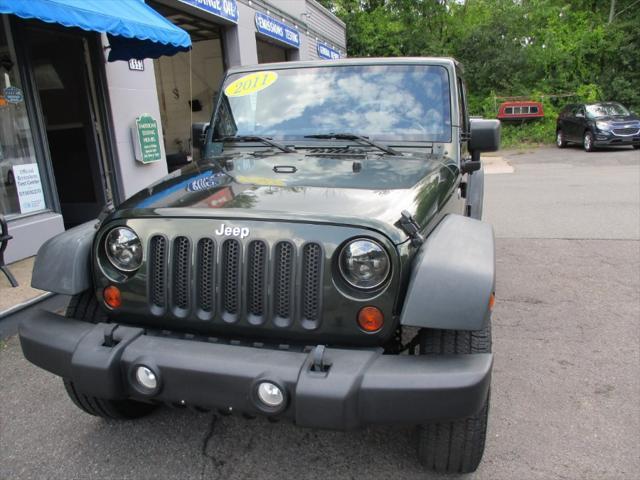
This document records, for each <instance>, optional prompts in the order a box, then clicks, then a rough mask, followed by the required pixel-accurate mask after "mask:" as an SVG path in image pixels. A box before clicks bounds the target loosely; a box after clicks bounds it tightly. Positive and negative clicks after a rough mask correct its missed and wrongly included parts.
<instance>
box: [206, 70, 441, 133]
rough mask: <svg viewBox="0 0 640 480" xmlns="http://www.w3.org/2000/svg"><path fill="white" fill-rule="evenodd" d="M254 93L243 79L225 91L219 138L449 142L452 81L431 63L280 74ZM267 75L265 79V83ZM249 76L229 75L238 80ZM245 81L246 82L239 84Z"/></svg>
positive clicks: (217, 121) (286, 71) (217, 126)
mask: <svg viewBox="0 0 640 480" xmlns="http://www.w3.org/2000/svg"><path fill="white" fill-rule="evenodd" d="M275 72H276V74H277V78H276V80H275V81H271V79H272V78H273V77H272V76H271V75H272V74H271V72H269V73H268V75H270V76H269V79H270V81H271V83H269V85H268V86H266V87H263V88H261V89H259V90H257V91H256V89H255V88H253V86H254V84H255V83H256V80H255V74H250V75H253V76H252V77H251V78H250V81H249V80H248V81H247V85H248V88H246V89H245V90H246V93H244V92H243V93H240V94H237V91H239V89H238V88H234V87H235V86H237V85H238V82H236V83H235V84H234V86H232V88H234V90H233V91H231V90H230V89H229V93H232V95H227V94H226V93H223V95H222V102H221V106H220V108H219V110H218V114H217V116H216V117H217V120H216V127H215V136H216V137H222V136H227V135H260V136H266V137H271V138H280V139H292V138H302V137H304V136H305V135H312V134H324V133H336V132H349V133H353V134H359V135H364V136H367V137H369V138H376V139H380V140H411V141H432V142H448V141H450V140H451V113H450V98H449V78H448V73H447V71H446V69H445V68H444V67H440V66H427V65H379V66H371V65H367V66H341V67H340V66H339V67H335V66H334V67H318V68H301V69H282V70H277V71H275ZM266 75H267V74H264V76H265V78H266ZM243 77H249V75H247V74H242V73H241V74H236V75H231V76H230V77H229V78H228V79H227V80H226V82H225V86H224V88H223V92H224V91H225V89H227V87H229V85H230V84H232V83H233V82H234V81H237V80H239V79H242V78H243ZM240 83H242V82H240Z"/></svg>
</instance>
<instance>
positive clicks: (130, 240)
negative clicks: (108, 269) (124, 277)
mask: <svg viewBox="0 0 640 480" xmlns="http://www.w3.org/2000/svg"><path fill="white" fill-rule="evenodd" d="M104 247H105V251H106V254H107V258H108V259H109V262H111V265H113V266H114V267H115V268H117V269H118V270H120V271H122V272H133V271H135V270H137V269H138V268H140V265H142V242H141V241H140V238H139V237H138V235H136V232H134V231H133V230H131V229H130V228H127V227H116V228H114V229H113V230H111V231H110V232H109V233H108V234H107V236H106V239H105V242H104Z"/></svg>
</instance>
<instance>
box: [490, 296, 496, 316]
mask: <svg viewBox="0 0 640 480" xmlns="http://www.w3.org/2000/svg"><path fill="white" fill-rule="evenodd" d="M495 304H496V294H495V293H492V294H491V296H490V297H489V311H490V312H491V311H493V307H494V306H495Z"/></svg>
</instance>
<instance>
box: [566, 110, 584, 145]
mask: <svg viewBox="0 0 640 480" xmlns="http://www.w3.org/2000/svg"><path fill="white" fill-rule="evenodd" d="M586 125H587V114H586V112H585V109H584V105H578V107H576V109H575V111H574V113H573V115H572V116H571V134H570V135H571V140H573V141H574V142H582V133H583V132H584V130H585V128H586Z"/></svg>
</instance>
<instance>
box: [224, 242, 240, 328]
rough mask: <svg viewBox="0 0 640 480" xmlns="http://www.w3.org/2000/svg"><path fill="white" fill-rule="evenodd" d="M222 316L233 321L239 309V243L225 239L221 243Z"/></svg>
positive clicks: (228, 320)
mask: <svg viewBox="0 0 640 480" xmlns="http://www.w3.org/2000/svg"><path fill="white" fill-rule="evenodd" d="M221 263H222V285H221V291H222V309H223V312H222V318H223V319H224V320H225V321H227V322H230V323H231V322H235V321H236V320H237V317H238V313H239V311H240V295H239V294H240V243H239V242H238V241H237V240H226V241H225V242H224V243H223V244H222V261H221Z"/></svg>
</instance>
